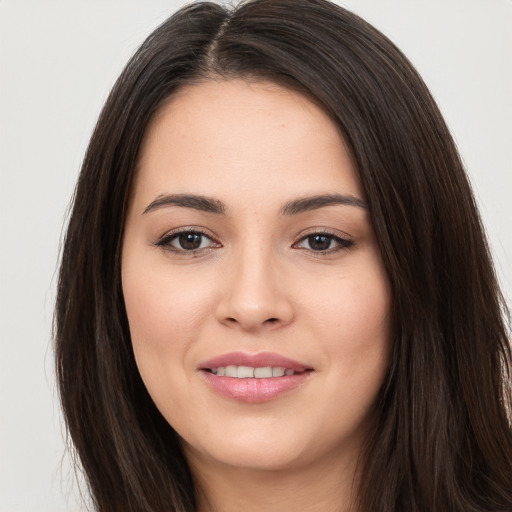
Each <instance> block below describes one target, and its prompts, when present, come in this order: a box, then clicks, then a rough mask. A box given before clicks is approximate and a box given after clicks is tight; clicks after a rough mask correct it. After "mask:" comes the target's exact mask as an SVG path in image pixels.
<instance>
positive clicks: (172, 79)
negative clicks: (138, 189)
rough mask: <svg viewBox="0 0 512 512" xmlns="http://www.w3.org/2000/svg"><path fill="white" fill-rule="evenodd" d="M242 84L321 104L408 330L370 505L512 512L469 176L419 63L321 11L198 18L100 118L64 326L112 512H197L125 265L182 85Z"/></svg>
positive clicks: (396, 361) (490, 295)
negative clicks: (154, 125) (141, 181)
mask: <svg viewBox="0 0 512 512" xmlns="http://www.w3.org/2000/svg"><path fill="white" fill-rule="evenodd" d="M234 77H237V78H243V79H247V80H270V81H272V82H275V83H278V84H281V85H285V86H287V87H291V88H294V89H296V90H299V91H301V92H303V93H304V94H306V95H308V96H309V97H310V98H313V99H314V101H316V102H317V103H318V104H320V105H322V107H323V108H324V109H325V111H326V112H327V113H328V114H329V115H330V116H331V117H332V118H333V119H334V121H335V122H336V123H337V125H338V126H339V128H340V130H341V132H342V134H343V136H344V138H345V141H346V143H347V146H348V147H349V149H350V151H351V153H352V157H353V159H354V162H355V165H356V167H357V171H358V173H359V176H360V179H361V182H362V184H363V187H364V191H365V194H366V198H367V200H368V204H369V209H370V213H371V218H372V222H373V226H374V230H375V234H376V237H377V240H378V243H379V247H380V251H381V254H382V258H383V260H384V263H385V266H386V269H387V272H388V275H389V279H390V281H391V284H392V290H393V309H394V325H395V332H394V350H393V354H392V359H391V363H390V367H389V371H388V374H387V377H386V380H385V382H384V385H383V387H382V390H381V392H380V395H379V397H378V400H377V403H376V404H375V409H376V425H375V430H374V432H373V433H372V436H371V438H369V439H368V442H367V444H366V446H365V451H364V454H363V456H362V460H361V463H362V464H363V466H362V467H363V474H364V478H363V479H362V483H361V488H360V492H359V502H358V507H359V508H358V509H359V510H360V511H361V512H375V511H379V512H399V511H414V512H432V511H441V512H444V511H446V512H448V511H451V512H476V511H480V512H482V511H488V512H490V511H493V512H497V511H511V510H512V430H511V420H510V413H511V410H512V400H511V390H510V378H511V368H512V363H511V359H512V358H511V349H510V345H509V340H508V334H509V333H508V331H507V329H508V328H507V324H506V322H505V320H504V319H505V318H506V314H505V313H506V311H505V306H504V302H503V300H502V297H501V295H500V292H499V289H498V286H497V283H496V278H495V275H494V271H493V267H492V263H491V258H490V254H489V249H488V246H487V243H486V239H485V236H484V233H483V229H482V225H481V222H480V219H479V216H478V213H477V209H476V206H475V202H474V199H473V196H472V192H471V190H470V186H469V184H468V180H467V177H466V175H465V172H464V169H463V166H462V164H461V161H460V158H459V156H458V154H457V150H456V147H455V145H454V142H453V140H452V138H451V136H450V133H449V132H448V129H447V127H446V125H445V123H444V121H443V119H442V117H441V114H440V113H439V110H438V108H437V106H436V104H435V102H434V101H433V99H432V98H431V96H430V94H429V92H428V90H427V88H426V86H425V85H424V83H423V81H422V80H421V78H420V77H419V76H418V74H417V73H416V71H415V70H414V68H413V67H412V65H411V64H410V63H409V61H408V60H407V59H406V58H405V57H404V55H403V54H402V53H401V52H400V51H399V50H398V49H397V48H396V47H395V46H394V45H393V44H392V43H391V42H390V41H389V40H388V39H387V38H386V37H385V36H383V35H382V34H381V33H380V32H378V31H377V30H376V29H374V28H373V27H372V26H370V25H369V24H368V23H366V22H365V21H363V20H361V19H360V18H358V17H357V16H355V15H353V14H351V13H350V12H348V11H346V10H344V9H342V8H341V7H338V6H336V5H334V4H332V3H329V2H327V1H325V0H255V1H248V2H245V3H242V4H240V5H239V6H238V7H236V8H232V9H226V8H223V7H221V6H219V5H216V4H212V3H197V4H192V5H190V6H188V7H185V8H183V9H181V10H180V11H179V12H177V13H176V14H175V15H173V16H172V17H171V18H169V19H168V20H167V21H166V22H165V23H164V24H163V25H161V26H160V27H159V28H158V29H157V30H155V31H154V32H153V34H151V35H150V36H149V37H148V39H147V40H146V41H145V42H144V43H143V45H142V46H141V47H140V48H139V50H138V51H137V53H136V54H135V55H134V56H133V58H132V59H131V60H130V62H129V63H128V65H127V66H126V68H125V70H124V71H123V73H122V74H121V76H120V77H119V79H118V81H117V82H116V84H115V86H114V88H113V90H112V92H111V94H110V96H109V98H108V100H107V102H106V104H105V107H104V109H103V111H102V113H101V116H100V119H99V121H98V124H97V126H96V129H95V131H94V133H93V135H92V138H91V141H90V145H89V148H88V150H87V153H86V156H85V160H84V162H83V167H82V171H81V174H80V178H79V181H78V184H77V188H76V191H75V196H74V204H73V209H72V214H71V217H70V221H69V226H68V229H67V235H66V239H65V244H64V247H63V252H62V262H61V268H60V278H59V286H58V298H57V306H56V316H55V327H56V330H55V338H56V360H57V374H58V382H59V388H60V395H61V400H62V406H63V409H64V413H65V417H66V421H67V425H68V429H69V432H70V435H71V439H72V441H73V443H74V446H75V448H76V452H77V453H78V456H79V459H80V463H81V466H82V467H83V470H84V472H85V475H86V478H87V481H88V483H89V486H90V490H91V495H92V498H93V500H94V503H95V506H96V507H97V510H99V511H101V512H119V511H137V512H139V511H143V512H150V511H152V512H164V511H171V510H172V511H189V512H190V511H193V510H194V509H195V500H196V496H197V494H196V493H197V492H198V491H197V490H196V489H195V487H194V481H193V478H192V475H191V473H190V471H189V468H188V465H187V462H186V460H185V458H184V456H183V452H182V450H181V447H180V442H179V439H178V436H177V434H176V433H175V432H174V430H173V429H172V428H171V427H170V426H169V425H168V424H167V422H166V421H165V419H163V417H162V416H161V415H160V413H159V412H158V410H157V409H156V407H155V406H154V404H153V402H152V401H151V399H150V397H149V395H148V393H147V391H146V389H145V387H144V385H143V383H142V381H141V378H140V376H139V373H138V371H137V368H136V365H135V362H134V357H133V353H132V347H131V341H130V333H129V329H128V323H127V318H126V312H125V308H124V302H123V296H122V291H121V280H120V250H121V242H122V237H123V224H124V218H125V211H126V206H127V198H128V195H129V191H130V185H131V183H132V180H133V174H134V169H135V165H136V161H137V155H138V151H139V147H140V144H141V140H142V138H143V136H144V133H145V130H146V127H147V125H148V123H149V121H150V120H151V119H152V117H153V115H154V114H155V112H156V111H158V109H159V108H160V107H161V105H162V103H163V102H164V101H165V100H166V99H167V98H169V96H170V95H172V94H173V93H174V92H175V91H176V90H177V89H179V88H180V87H182V86H184V85H187V84H192V83H197V82H200V81H204V80H208V79H230V78H234Z"/></svg>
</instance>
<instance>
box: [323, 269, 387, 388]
mask: <svg viewBox="0 0 512 512" xmlns="http://www.w3.org/2000/svg"><path fill="white" fill-rule="evenodd" d="M315 295H316V304H315V306H314V307H315V310H316V311H317V314H316V315H315V322H316V326H317V330H318V331H319V335H318V338H319V339H320V340H321V341H320V343H321V344H322V345H323V346H324V349H325V353H326V354H329V361H328V365H329V366H330V367H335V368H336V371H335V372H333V373H332V374H331V378H333V379H343V381H344V383H345V384H344V385H346V386H348V387H349V388H350V389H352V390H353V392H354V393H357V394H359V392H358V390H360V391H361V392H362V390H363V389H366V390H367V395H368V396H372V394H374V393H376V392H377V391H378V389H379V388H380V385H381V383H382V380H383V378H384V375H385V373H386V370H387V367H388V362H389V355H390V349H391V340H392V325H391V316H392V315H391V290H390V286H389V283H388V279H387V276H386V274H385V272H384V270H383V268H382V267H381V265H380V263H379V262H378V261H373V259H372V261H371V264H367V265H365V266H364V267H363V268H362V269H361V271H360V272H353V273H351V274H350V276H343V277H341V278H339V280H338V281H337V282H335V283H331V286H330V287H329V289H327V290H325V291H324V292H323V293H317V294H315Z"/></svg>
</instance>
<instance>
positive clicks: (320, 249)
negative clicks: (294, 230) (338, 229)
mask: <svg viewBox="0 0 512 512" xmlns="http://www.w3.org/2000/svg"><path fill="white" fill-rule="evenodd" d="M352 245H354V242H352V241H351V240H348V239H345V238H341V237H339V236H336V235H333V234H330V233H312V234H310V235H307V236H305V237H304V238H302V239H301V240H300V241H299V242H298V243H297V244H295V247H297V248H300V249H306V250H308V251H311V252H316V253H325V254H329V253H332V252H336V251H339V250H343V249H348V248H349V247H351V246H352Z"/></svg>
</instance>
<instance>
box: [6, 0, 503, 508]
mask: <svg viewBox="0 0 512 512" xmlns="http://www.w3.org/2000/svg"><path fill="white" fill-rule="evenodd" d="M183 3H184V2H183V1H180V0H174V1H173V0H167V1H163V0H144V1H143V0H139V1H133V0H132V1H130V0H123V1H120V0H87V1H80V0H61V1H56V0H53V1H50V0H0V337H1V338H0V512H32V511H33V512H43V511H44V512H61V511H78V510H84V507H83V505H81V504H80V503H81V502H80V495H79V492H78V487H77V485H76V483H75V481H74V477H73V472H72V469H71V465H70V463H69V459H68V457H67V456H66V455H65V451H64V441H63V439H64V428H63V426H62V422H61V418H60V412H59V406H58V398H57V393H56V388H55V382H54V377H53V362H52V357H53V353H52V342H51V322H52V309H53V303H54V298H55V282H56V269H57V260H58V247H59V241H60V239H61V235H62V229H63V225H64V221H65V214H66V208H67V205H68V202H69V198H70V196H71V194H72V191H73V187H74V183H75V180H76V177H77V173H78V170H79V167H80V162H81V159H82V157H83V154H84V151H85V148H86V145H87V142H88V138H89V135H90V133H91V130H92V128H93V126H94V123H95V121H96V118H97V116H98V114H99V111H100V108H101V106H102V104H103V102H104V100H105V99H106V96H107V94H108V91H109V89H110V87H111V86H112V85H113V83H114V80H115V78H116V77H117V75H118V74H119V72H120V71H121V69H122V67H123V65H124V64H125V63H126V61H127V60H128V58H129V57H130V55H131V54H132V53H133V51H134V50H135V48H136V47H137V46H138V45H139V44H140V43H141V42H142V41H143V40H144V38H145V37H146V36H147V35H149V33H150V32H151V31H152V30H153V29H154V28H156V26H157V25H158V24H160V23H161V22H162V21H163V20H164V19H165V18H167V16H169V15H170V14H171V13H172V12H173V11H175V10H176V9H177V7H179V6H180V5H182V4H183ZM338 3H340V4H342V5H345V6H346V7H348V8H350V9H351V10H353V11H355V12H356V13H358V14H360V15H361V16H363V17H364V18H366V19H367V20H368V21H370V22H371V23H373V24H374V25H375V26H376V27H377V28H379V29H381V30H382V31H383V32H384V33H385V34H386V35H388V36H389V37H390V38H391V39H392V40H393V41H394V42H395V43H396V44H397V45H398V46H399V47H400V48H401V49H402V50H403V51H404V52H405V53H406V55H407V56H408V57H409V58H410V59H411V60H412V61H413V63H414V64H415V65H416V67H417V68H418V70H419V71H420V73H421V74H422V76H423V78H424V79H425V81H426V82H427V85H428V86H429V87H430V89H431V91H432V93H433V94H434V97H435V98H436V100H437V101H438V103H439V105H440V107H441V110H442V112H443V113H444V115H445V118H446V120H447V122H448V125H449V126H450V128H451V130H452V132H453V134H454V136H455V139H456V141H457V143H458V145H459V149H460V152H461V154H462V157H463V159H464V161H465V163H466V166H467V169H468V173H469V175H470V178H471V181H472V182H473V184H474V188H475V193H476V197H477V200H478V202H479V205H480V207H481V213H482V216H483V219H484V223H485V225H486V227H487V230H488V234H489V237H490V241H491V246H492V249H493V252H494V255H495V259H496V265H497V268H498V273H499V276H500V280H501V282H502V285H503V288H504V291H505V293H506V296H507V297H508V299H509V304H510V298H511V297H512V230H511V229H510V224H511V220H512V200H511V198H510V197H511V193H512V30H511V27H512V1H511V0H437V1H436V0H345V1H339V2H338Z"/></svg>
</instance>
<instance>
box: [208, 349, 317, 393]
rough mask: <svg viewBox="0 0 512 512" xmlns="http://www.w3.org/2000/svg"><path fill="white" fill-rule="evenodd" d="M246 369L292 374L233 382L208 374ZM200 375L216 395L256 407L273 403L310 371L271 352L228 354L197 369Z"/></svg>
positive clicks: (240, 379)
mask: <svg viewBox="0 0 512 512" xmlns="http://www.w3.org/2000/svg"><path fill="white" fill-rule="evenodd" d="M233 365H234V366H249V367H253V368H263V367H268V366H270V367H274V368H276V367H280V368H286V369H288V370H294V371H295V372H296V373H295V374H293V375H283V376H282V377H269V378H237V377H226V376H219V375H215V374H214V373H212V371H211V370H214V369H216V368H219V367H227V366H233ZM199 370H200V371H201V375H202V376H203V377H204V379H205V380H206V382H207V383H208V384H209V385H210V386H211V387H212V388H213V389H214V390H215V391H216V392H218V393H219V394H221V395H223V396H225V397H227V398H231V399H234V400H237V401H240V402H246V403H258V402H266V401H268V400H273V399H275V398H277V397H279V396H281V395H282V394H284V393H286V392H288V391H291V390H293V389H295V388H297V387H298V386H300V385H301V384H302V383H303V382H305V381H306V379H308V378H309V377H310V376H311V374H312V373H313V372H312V371H311V370H312V368H310V367H308V366H306V365H303V364H301V363H298V362H297V361H293V360H292V359H288V358H286V357H283V356H281V355H279V354H275V353H272V352H260V353H258V354H248V353H244V352H232V353H229V354H224V355H221V356H218V357H214V358H213V359H210V360H208V361H205V362H204V363H201V364H200V365H199Z"/></svg>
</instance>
